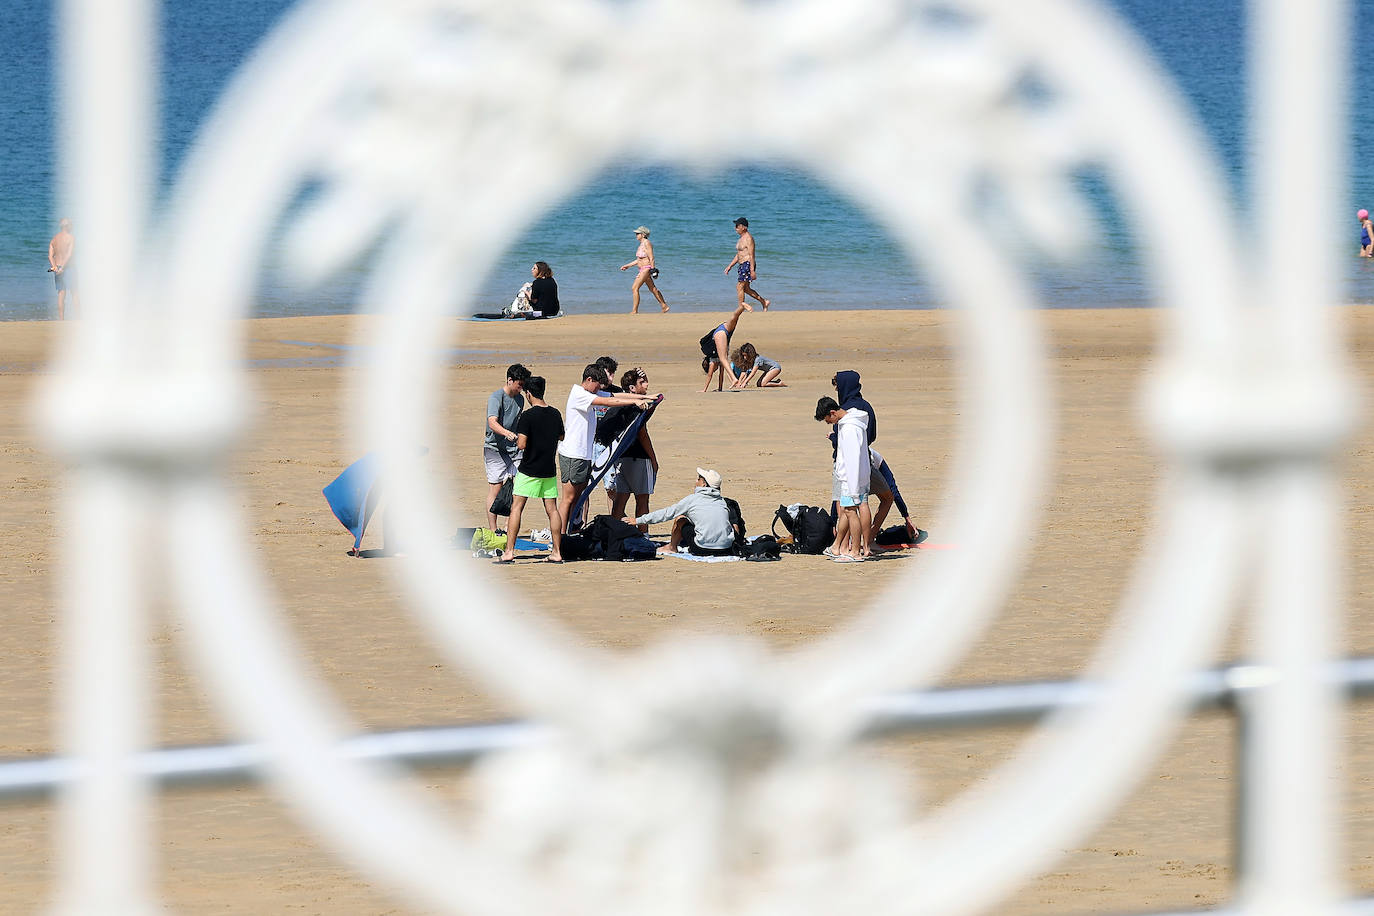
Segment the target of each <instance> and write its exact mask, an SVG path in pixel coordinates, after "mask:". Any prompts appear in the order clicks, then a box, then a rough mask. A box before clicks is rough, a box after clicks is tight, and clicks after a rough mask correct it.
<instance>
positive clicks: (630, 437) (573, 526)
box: [567, 394, 663, 531]
mask: <svg viewBox="0 0 1374 916" xmlns="http://www.w3.org/2000/svg"><path fill="white" fill-rule="evenodd" d="M662 403H663V395H661V394H660V395H659V396H658V397H657V398H656V399H654V402H653V403H652V404H650V405H649V406H648V407H647V408H645V409H644V410H642V411H640V414H639V416H637V417H635V418H634V421H633V422H632V423H630V425H629V426H627V427H625V431H624V432H623V433H621V434H620V438H619V439H616V440H615V442H613V443H612V444H611V448H610V450H609V453H608V457H607V458H606V463H605V464H604V465H602V466H601V469H600V470H599V471H597V472H596V473H595V474H594V475H593V476H592V479H591V480H589V481H587V488H586V489H585V490H583V491H582V495H581V496H579V497H577V501H576V502H574V503H573V504H572V507H571V508H570V509H569V510H568V518H567V522H568V530H569V531H576V530H577V529H579V528H581V527H582V510H583V509H584V508H585V507H586V505H587V500H588V499H589V498H590V497H591V495H592V494H593V493H595V492H596V485H597V484H599V483H601V480H602V478H604V477H605V476H606V475H607V474H609V473H610V471H611V468H613V467H616V466H617V465H618V464H619V463H620V459H621V458H622V457H624V455H625V453H626V452H628V451H629V450H630V446H632V445H634V443H635V439H636V438H638V437H639V429H640V427H641V426H643V425H644V424H645V423H648V422H649V418H650V417H652V416H653V415H654V411H655V410H658V405H659V404H662Z"/></svg>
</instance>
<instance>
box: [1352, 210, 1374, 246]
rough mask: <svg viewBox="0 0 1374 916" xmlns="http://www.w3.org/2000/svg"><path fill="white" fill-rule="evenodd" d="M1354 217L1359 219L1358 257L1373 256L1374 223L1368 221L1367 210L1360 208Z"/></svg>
mask: <svg viewBox="0 0 1374 916" xmlns="http://www.w3.org/2000/svg"><path fill="white" fill-rule="evenodd" d="M1355 218H1356V219H1357V220H1359V221H1360V257H1362V258H1374V223H1371V222H1370V221H1369V211H1368V210H1361V211H1360V212H1359V213H1356V214H1355Z"/></svg>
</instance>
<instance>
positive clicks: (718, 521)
mask: <svg viewBox="0 0 1374 916" xmlns="http://www.w3.org/2000/svg"><path fill="white" fill-rule="evenodd" d="M679 515H685V516H687V518H688V520H689V521H691V523H692V524H693V525H695V526H696V529H697V533H696V542H697V546H698V547H705V548H706V549H708V550H722V549H724V548H726V547H729V546H730V545H731V544H733V543H735V529H734V528H732V527H730V510H729V508H728V507H727V506H726V505H725V497H723V496H721V495H720V491H719V490H717V489H716V488H715V487H697V488H696V489H695V490H693V491H692V492H691V493H689V494H687V496H685V497H683V498H682V499H680V500H678V501H677V502H675V503H673V504H672V505H671V506H667V507H665V508H662V509H655V510H654V511H653V512H650V513H649V514H647V515H641V516H639V518H637V519H635V524H636V525H656V524H658V523H659V522H666V521H668V520H669V519H673V518H677V517H678V516H679Z"/></svg>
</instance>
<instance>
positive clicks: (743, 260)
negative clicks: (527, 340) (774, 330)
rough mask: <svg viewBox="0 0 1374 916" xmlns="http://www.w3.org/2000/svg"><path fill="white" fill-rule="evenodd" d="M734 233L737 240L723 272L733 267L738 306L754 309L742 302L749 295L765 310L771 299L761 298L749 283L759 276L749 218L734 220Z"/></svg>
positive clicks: (757, 259)
mask: <svg viewBox="0 0 1374 916" xmlns="http://www.w3.org/2000/svg"><path fill="white" fill-rule="evenodd" d="M735 234H736V235H738V236H739V241H737V242H735V256H734V258H732V259H731V260H730V263H729V264H726V265H725V272H726V273H727V274H728V273H729V272H730V268H731V267H733V268H735V290H736V291H737V292H738V293H739V304H740V308H742V309H744V310H745V311H749V312H752V311H753V310H754V308H753V306H750V305H745V304H744V297H745V296H746V295H749V296H753V297H754V298H755V299H757V300H759V302H760V303H762V304H763V310H764V311H765V312H766V311H768V306H770V305H772V304H773V303H772V300H771V299H765V298H763V297H762V296H760V295H759V294H758V293H756V292H754V288H753V287H752V286H750V285H749V284H750V283H752V282H753V281H755V280H757V279H758V278H759V258H758V252H757V251H756V250H755V249H754V237H753V236H752V235H750V234H749V220H747V219H745V218H744V217H742V216H741V217H740V218H739V219H737V220H735Z"/></svg>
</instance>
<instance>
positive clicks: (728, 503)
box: [725, 496, 747, 556]
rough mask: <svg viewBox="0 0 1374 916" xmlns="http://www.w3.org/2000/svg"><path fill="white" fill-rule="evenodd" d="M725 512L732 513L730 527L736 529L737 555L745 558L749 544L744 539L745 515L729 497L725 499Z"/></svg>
mask: <svg viewBox="0 0 1374 916" xmlns="http://www.w3.org/2000/svg"><path fill="white" fill-rule="evenodd" d="M725 510H726V511H727V512H728V513H730V526H731V527H732V528H734V529H735V553H736V554H738V555H740V556H743V555H744V546H745V544H746V543H747V542H746V540H745V537H744V513H743V512H741V511H740V508H739V503H737V502H735V501H734V500H733V499H731V498H730V497H728V496H727V497H725Z"/></svg>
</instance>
